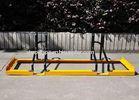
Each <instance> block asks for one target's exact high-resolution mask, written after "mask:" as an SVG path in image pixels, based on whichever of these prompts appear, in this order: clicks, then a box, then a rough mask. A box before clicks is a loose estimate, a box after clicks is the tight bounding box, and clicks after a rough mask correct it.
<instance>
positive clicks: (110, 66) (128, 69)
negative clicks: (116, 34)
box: [6, 34, 136, 76]
mask: <svg viewBox="0 0 139 100" xmlns="http://www.w3.org/2000/svg"><path fill="white" fill-rule="evenodd" d="M45 39H46V40H45V45H46V48H47V36H46V37H45ZM35 41H36V44H35V48H36V53H34V55H33V58H32V59H16V58H12V59H11V61H10V62H9V64H8V65H7V67H6V73H7V74H8V75H21V76H24V75H26V76H30V75H38V76H50V75H59V76H60V75H61V76H63V75H64V76H68V75H72V76H133V75H135V73H136V72H135V67H134V66H133V65H132V64H131V63H129V62H128V61H127V60H126V59H125V58H121V59H120V60H111V59H110V58H108V57H107V55H106V52H105V50H104V35H102V36H101V42H98V41H97V42H96V41H94V36H92V48H91V51H93V52H92V53H91V54H90V59H74V60H73V59H60V58H58V57H56V58H58V59H55V58H53V59H48V57H47V52H46V54H45V56H44V59H42V60H40V59H39V58H38V53H37V50H38V43H40V42H42V41H38V35H37V34H36V36H35ZM43 42H44V41H43ZM95 43H96V44H99V45H100V53H99V58H97V57H96V53H95V50H94V44H95ZM46 51H47V49H46ZM102 54H103V55H104V58H102ZM21 63H31V70H20V69H18V68H19V67H20V66H19V65H20V64H21ZM36 63H43V64H44V68H43V70H42V71H41V73H37V72H35V71H34V64H36ZM51 63H80V64H82V63H91V64H95V69H94V70H48V66H49V65H50V64H51ZM98 64H100V65H102V66H98ZM115 64H120V65H122V66H123V67H125V69H123V70H119V69H115ZM104 65H107V66H106V67H107V71H106V72H105V71H104V67H105V66H104ZM17 66H18V67H17ZM116 66H117V65H116ZM98 67H102V71H101V72H99V71H98ZM117 67H118V66H117Z"/></svg>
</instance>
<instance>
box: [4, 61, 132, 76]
mask: <svg viewBox="0 0 139 100" xmlns="http://www.w3.org/2000/svg"><path fill="white" fill-rule="evenodd" d="M18 63H32V59H16V58H12V59H11V61H10V62H9V64H8V65H7V67H6V73H7V74H8V75H21V76H30V75H38V76H50V75H58V76H68V75H71V76H133V75H135V68H134V66H133V65H132V64H131V63H129V62H128V61H127V60H126V59H125V58H121V59H120V60H111V61H109V62H107V61H106V60H98V61H97V62H96V61H95V60H87V59H86V60H80V59H77V60H70V59H66V60H60V59H56V60H54V59H50V60H49V59H48V60H47V63H100V64H107V63H109V64H122V65H123V66H124V67H125V68H126V70H116V69H115V70H111V71H108V72H104V73H100V72H97V71H96V70H44V71H43V72H42V73H35V72H34V71H31V70H30V71H29V70H19V69H14V68H15V66H16V65H17V64H18ZM34 63H45V61H44V60H35V62H34Z"/></svg>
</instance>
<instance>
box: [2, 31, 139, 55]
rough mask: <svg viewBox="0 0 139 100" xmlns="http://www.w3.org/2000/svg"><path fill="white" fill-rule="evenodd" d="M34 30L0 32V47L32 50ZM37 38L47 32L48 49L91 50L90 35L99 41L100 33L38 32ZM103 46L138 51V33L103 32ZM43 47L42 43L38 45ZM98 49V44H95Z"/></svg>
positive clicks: (113, 50)
mask: <svg viewBox="0 0 139 100" xmlns="http://www.w3.org/2000/svg"><path fill="white" fill-rule="evenodd" d="M35 34H36V33H35V32H0V49H4V50H12V49H16V50H22V49H23V50H34V47H35ZM38 34H39V35H38V36H39V40H42V41H44V40H45V35H46V34H47V49H48V50H81V51H85V50H86V51H89V50H91V42H92V41H91V40H92V35H95V41H100V37H101V34H95V33H92V34H91V33H86V34H80V33H76V34H75V33H68V32H66V33H62V32H59V33H47V32H38ZM104 48H105V50H106V51H109V52H138V51H139V34H118V33H110V34H105V43H104ZM39 49H44V44H43V43H41V44H40V45H39ZM95 49H96V50H99V46H98V45H95Z"/></svg>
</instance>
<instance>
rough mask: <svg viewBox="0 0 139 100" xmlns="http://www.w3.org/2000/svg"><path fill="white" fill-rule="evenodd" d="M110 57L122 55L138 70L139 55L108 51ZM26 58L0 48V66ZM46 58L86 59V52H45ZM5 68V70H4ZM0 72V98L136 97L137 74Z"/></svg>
mask: <svg viewBox="0 0 139 100" xmlns="http://www.w3.org/2000/svg"><path fill="white" fill-rule="evenodd" d="M108 55H109V56H111V58H120V57H121V56H124V57H126V58H127V59H128V60H130V61H131V62H132V63H133V64H134V65H135V66H136V70H137V71H138V72H139V60H138V59H139V54H129V53H124V54H122V53H116V54H108ZM12 56H16V57H20V58H21V57H26V58H29V57H31V56H32V55H31V54H30V53H28V52H3V51H0V68H2V66H4V65H5V64H6V63H7V61H8V60H9V59H10V58H11V57H12ZM48 56H49V57H50V58H51V57H54V56H60V57H61V58H73V57H74V58H81V59H82V58H84V59H85V58H89V55H88V54H82V55H81V54H73V53H72V54H63V56H61V55H60V54H49V55H48ZM4 70H5V69H4ZM4 70H3V71H1V72H0V98H1V99H2V100H19V99H20V100H138V98H139V76H133V77H105V76H104V77H102V76H101V77H99V76H93V77H86V76H83V77H79V76H78V77H77V76H76V77H73V76H72V77H71V76H66V77H64V76H59V77H52V76H49V77H39V76H31V77H19V76H7V75H5V74H4Z"/></svg>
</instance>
